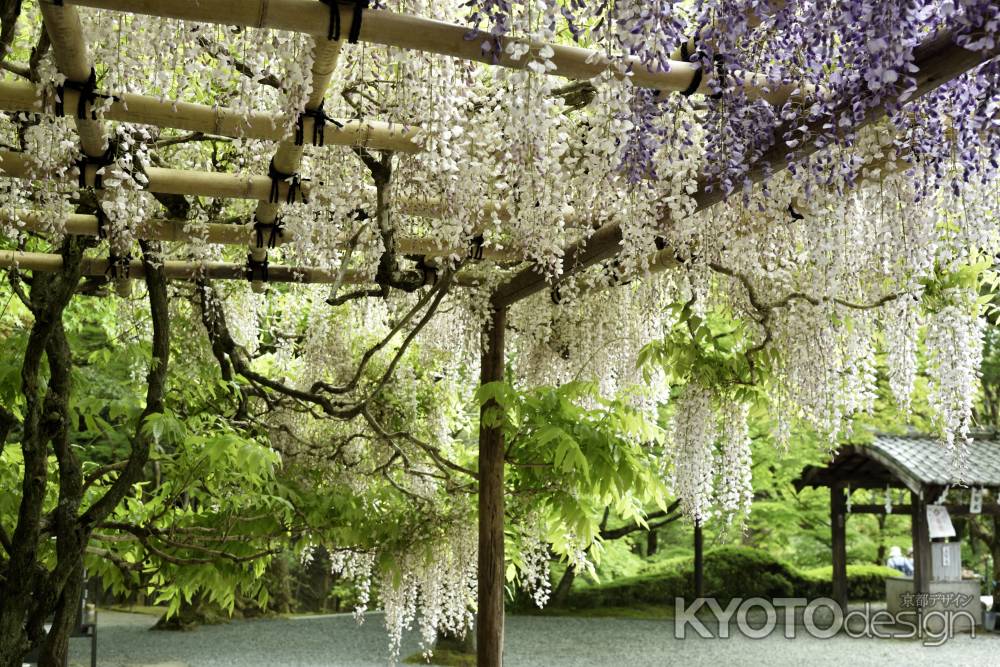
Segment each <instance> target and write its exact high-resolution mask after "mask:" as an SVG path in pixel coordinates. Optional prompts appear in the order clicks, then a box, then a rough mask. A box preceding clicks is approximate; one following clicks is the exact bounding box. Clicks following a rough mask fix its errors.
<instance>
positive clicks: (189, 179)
mask: <svg viewBox="0 0 1000 667" xmlns="http://www.w3.org/2000/svg"><path fill="white" fill-rule="evenodd" d="M84 171H85V175H84V182H85V184H86V185H87V186H94V184H95V182H96V177H97V171H98V167H97V166H95V165H86V166H85V167H84ZM145 171H146V176H147V178H148V179H149V180H148V183H147V184H146V189H147V190H148V191H149V192H157V193H161V194H173V195H186V196H194V197H223V198H230V199H250V200H254V199H256V200H258V201H265V202H266V201H268V200H269V198H270V196H271V179H270V178H268V177H266V176H238V175H236V174H219V173H213V172H206V171H189V170H183V169H167V168H163V167H147V168H146V170H145ZM0 176H8V177H11V178H22V179H28V178H46V177H51V176H53V175H52V174H40V173H33V172H32V169H31V165H30V163H29V161H28V158H27V156H26V155H25V154H24V153H20V152H17V151H0ZM288 188H289V185H288V183H285V182H282V183H279V187H278V196H279V200H280V201H285V200H286V198H287V196H288ZM309 190H310V187H309V182H308V181H306V182H303V184H302V194H303V195H305V196H308V195H309ZM396 212H398V213H400V214H403V215H410V216H415V217H423V218H441V217H442V216H443V215H444V212H445V206H444V204H443V203H442V202H441V201H439V200H434V199H428V200H412V201H405V200H404V201H400V202H397V203H396ZM494 214H496V215H497V216H498V217H499V218H500V219H501V220H507V219H509V218H510V214H509V212H508V211H507V210H506V209H505V208H503V207H502V206H498V205H496V204H493V203H492V202H486V203H485V204H484V205H483V210H482V212H481V213H480V217H479V218H478V220H479V221H480V222H479V223H477V224H479V226H482V225H481V221H482V220H484V219H488V218H489V217H491V216H492V215H494ZM563 215H564V216H565V218H564V219H565V221H566V224H567V225H568V226H573V225H577V224H582V223H583V218H582V217H581V216H580V215H579V214H578V213H577V212H576V210H575V209H573V207H571V206H566V207H564V209H563ZM265 222H267V221H265ZM167 240H169V239H167ZM218 242H220V243H222V242H225V241H218ZM416 247H417V246H416V245H415V246H414V248H416ZM419 247H420V248H421V249H423V250H426V251H427V252H426V253H424V252H420V253H419V254H429V255H437V256H441V255H452V254H458V255H463V254H465V253H466V252H467V251H468V248H458V247H444V248H437V249H435V247H434V246H433V245H432V244H428V243H426V242H425V243H423V244H422V245H420V246H419ZM413 252H414V254H418V251H417V250H414V251H413ZM483 256H484V259H493V260H496V261H514V260H516V259H519V256H517V255H516V254H515V253H511V252H509V251H497V250H495V249H493V248H489V247H486V248H483Z"/></svg>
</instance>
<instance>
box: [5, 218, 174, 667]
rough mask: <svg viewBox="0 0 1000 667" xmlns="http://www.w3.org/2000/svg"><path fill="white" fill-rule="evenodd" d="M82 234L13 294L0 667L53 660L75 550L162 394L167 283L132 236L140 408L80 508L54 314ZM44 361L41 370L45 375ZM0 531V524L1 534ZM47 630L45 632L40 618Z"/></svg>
mask: <svg viewBox="0 0 1000 667" xmlns="http://www.w3.org/2000/svg"><path fill="white" fill-rule="evenodd" d="M87 243H88V241H87V240H86V239H83V238H80V237H74V236H67V237H66V239H65V240H64V242H63V245H62V250H61V254H62V256H63V267H62V270H61V271H60V272H58V273H54V274H39V275H36V276H35V277H34V279H33V280H32V283H31V290H30V293H29V294H24V293H23V292H21V291H20V287H19V286H18V288H17V290H16V291H18V294H19V295H20V296H21V298H22V300H23V301H24V302H25V305H26V306H27V307H28V308H29V309H30V311H31V313H32V315H33V316H34V323H33V324H32V327H31V333H30V334H29V337H28V343H27V346H26V348H25V352H24V359H23V362H22V366H21V392H22V394H23V396H24V405H25V407H24V411H23V412H24V418H23V420H22V424H21V427H22V428H21V431H22V434H21V443H20V445H21V453H22V458H23V466H24V472H23V479H22V485H21V502H20V506H19V508H18V514H17V525H16V527H15V530H14V533H13V535H12V536H11V538H9V539H7V538H6V536H5V535H4V536H3V538H4V539H3V540H2V542H3V548H4V550H5V551H6V553H7V555H8V559H7V560H5V561H0V667H20V665H21V663H22V661H23V657H24V656H25V655H26V654H27V653H29V652H30V651H32V650H34V649H36V648H38V649H40V650H39V665H40V667H50V666H51V667H61V665H63V664H64V662H65V657H66V653H67V650H68V644H69V636H70V634H71V632H72V630H73V627H74V625H75V624H76V620H77V613H78V605H79V600H80V593H81V590H82V586H83V555H84V551H85V549H86V546H87V542H88V540H89V539H90V534H91V532H92V531H93V529H94V527H95V526H96V525H97V524H98V523H100V522H101V521H102V520H104V519H105V518H106V517H107V516H108V515H109V514H110V513H111V512H112V511H113V510H114V509H115V507H117V505H118V504H119V503H120V502H121V501H122V499H124V498H125V496H126V495H127V494H128V493H130V492H131V490H132V488H133V485H134V484H135V482H137V481H139V479H140V478H141V476H142V471H143V468H144V466H145V464H146V461H147V460H148V458H149V449H150V440H149V436H148V435H147V434H145V433H144V432H143V428H142V425H143V422H144V421H145V420H146V418H147V417H148V416H149V415H151V414H153V413H157V412H161V411H162V410H163V393H164V388H165V382H166V372H167V362H168V358H169V351H170V336H169V322H168V305H167V286H166V277H165V275H164V273H163V270H162V264H161V263H160V262H159V261H158V260H156V259H155V255H156V254H157V248H155V247H154V246H152V245H150V244H148V243H145V242H141V246H142V251H143V264H144V267H143V268H144V269H145V276H146V286H147V290H148V292H149V304H150V312H151V315H152V321H153V359H152V363H151V366H150V371H149V373H148V375H147V378H146V384H147V391H146V407H145V409H144V410H143V413H142V416H141V417H140V419H139V422H138V424H137V425H136V428H135V434H134V436H133V438H132V449H131V452H130V455H129V458H128V460H127V461H126V464H125V467H124V468H123V470H122V472H121V473H120V475H119V476H118V478H117V479H116V480H115V482H114V484H112V485H111V487H110V488H109V490H108V491H107V492H106V493H105V494H104V495H103V496H102V497H100V498H99V499H98V500H97V501H96V502H95V503H94V504H93V505H91V506H90V507H89V508H87V509H86V510H85V511H83V512H82V513H81V511H80V510H81V507H80V505H81V501H82V497H83V475H82V469H81V464H80V461H79V459H78V458H77V456H76V454H75V453H74V452H73V450H72V448H71V447H70V442H71V429H72V424H71V423H70V419H69V416H70V396H71V393H72V383H71V375H72V355H71V352H70V347H69V341H68V339H67V337H66V332H65V329H64V327H63V314H64V312H65V310H66V307H67V306H68V305H69V303H70V300H71V299H72V297H73V295H74V293H75V292H76V290H77V287H78V285H79V283H80V273H81V270H80V264H81V259H82V257H83V250H84V248H85V247H86V245H87ZM43 359H44V360H45V361H47V362H48V363H47V367H48V377H47V378H46V377H45V376H44V370H45V365H44V364H43ZM0 416H2V417H3V419H2V420H0V421H2V422H3V424H2V426H3V428H2V429H0V431H2V433H3V434H4V435H5V436H6V434H7V433H8V432H9V431H10V424H9V422H10V419H9V417H10V416H11V415H10V413H9V411H6V410H5V411H4V413H3V414H2V415H0ZM50 452H51V453H52V454H54V455H55V459H56V463H57V473H58V478H57V483H58V494H59V497H58V503H57V505H56V507H55V509H54V510H53V511H51V512H49V513H47V514H46V513H45V512H44V502H45V496H46V489H47V486H48V484H49V479H48V465H49V463H48V461H49V455H50ZM0 532H2V531H0ZM50 537H55V551H56V563H55V566H54V567H53V569H52V570H51V571H50V570H48V569H46V568H45V567H44V565H43V564H42V562H40V561H39V558H38V555H39V546H40V544H41V543H42V541H43V540H48V539H49V538H50ZM49 618H51V619H52V628H51V630H50V631H49V632H48V633H46V631H45V623H46V621H47V620H48V619H49Z"/></svg>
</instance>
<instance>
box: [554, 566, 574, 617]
mask: <svg viewBox="0 0 1000 667" xmlns="http://www.w3.org/2000/svg"><path fill="white" fill-rule="evenodd" d="M574 580H576V568H575V567H573V566H572V565H567V566H566V571H565V572H563V576H562V577H560V579H559V583H558V584H556V590H555V591H553V593H552V601H551V602H550V603H549V606H551V607H558V606H560V605H562V604H564V603H565V602H566V598H567V597H568V596H569V592H570V590H572V588H573V581H574Z"/></svg>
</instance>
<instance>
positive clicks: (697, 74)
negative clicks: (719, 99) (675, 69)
mask: <svg viewBox="0 0 1000 667" xmlns="http://www.w3.org/2000/svg"><path fill="white" fill-rule="evenodd" d="M681 60H683V61H684V62H687V63H689V62H691V52H690V50H688V43H687V42H684V43H683V44H681ZM701 78H702V72H701V65H698V67H697V69H695V71H694V76H693V77H692V78H691V83H690V84H688V87H687V88H685V89H684V90H682V91H681V95H683V96H684V97H691V96H692V95H694V94H695V93H696V92H698V88H699V87H701Z"/></svg>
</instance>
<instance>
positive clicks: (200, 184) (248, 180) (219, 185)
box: [0, 151, 309, 201]
mask: <svg viewBox="0 0 1000 667" xmlns="http://www.w3.org/2000/svg"><path fill="white" fill-rule="evenodd" d="M99 169H100V167H98V166H97V165H93V164H88V165H86V166H85V167H84V172H85V173H84V181H83V182H84V184H85V185H86V186H87V187H94V186H95V185H96V182H97V175H98V174H97V172H98V170H99ZM0 172H2V173H3V174H5V175H7V176H10V177H12V178H51V177H53V176H55V175H54V174H47V173H33V172H32V169H31V164H30V163H29V162H28V158H27V157H26V156H25V155H24V154H23V153H20V152H16V151H0ZM146 176H147V177H148V179H149V182H148V183H147V184H146V188H145V189H146V190H148V191H150V192H159V193H163V194H174V195H191V196H197V197H224V198H228V199H256V200H264V201H267V200H268V199H270V197H271V179H270V178H268V177H267V176H238V175H236V174H217V173H213V172H208V171H188V170H182V169H164V168H161V167H147V168H146ZM288 188H289V184H288V183H286V182H284V181H282V182H280V183H279V184H278V198H279V199H280V200H281V201H285V200H286V199H287V197H288ZM302 191H303V194H307V193H308V191H309V188H308V184H303V187H302ZM296 200H297V201H299V200H300V198H299V197H298V196H297V197H296Z"/></svg>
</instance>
